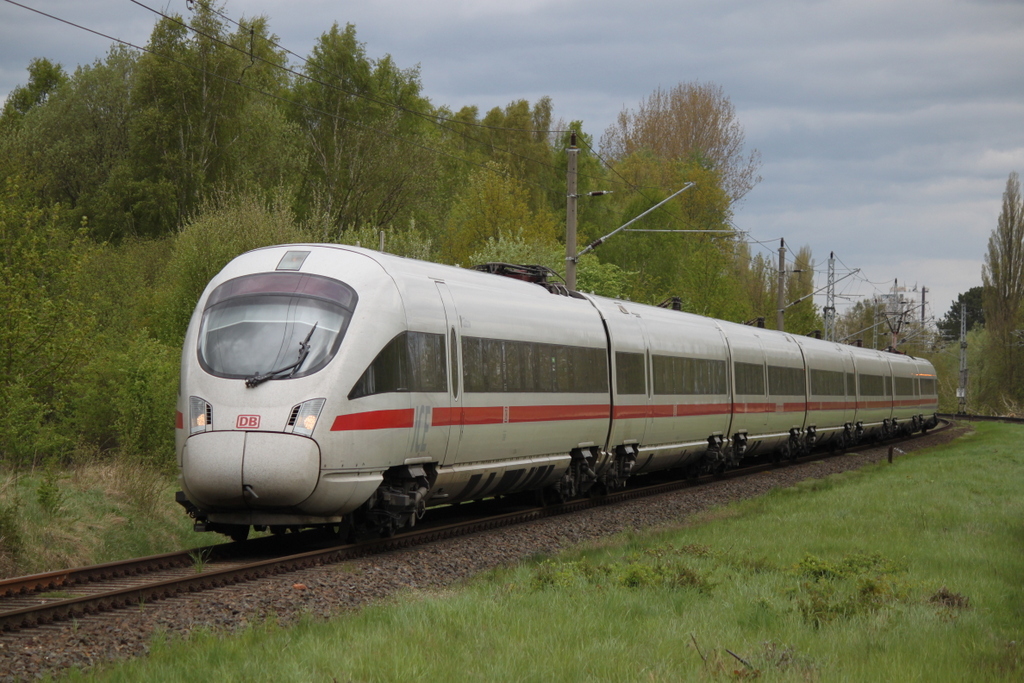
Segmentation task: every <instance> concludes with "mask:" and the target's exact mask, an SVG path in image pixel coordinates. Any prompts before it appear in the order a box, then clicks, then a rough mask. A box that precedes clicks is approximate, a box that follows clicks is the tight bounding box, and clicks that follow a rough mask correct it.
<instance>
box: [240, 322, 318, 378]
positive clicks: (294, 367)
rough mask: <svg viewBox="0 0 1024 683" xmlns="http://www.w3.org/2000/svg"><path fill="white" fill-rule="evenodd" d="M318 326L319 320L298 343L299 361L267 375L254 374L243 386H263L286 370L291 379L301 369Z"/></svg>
mask: <svg viewBox="0 0 1024 683" xmlns="http://www.w3.org/2000/svg"><path fill="white" fill-rule="evenodd" d="M319 324H320V321H319V320H317V321H316V322H315V323H313V327H312V329H310V330H309V334H307V335H306V338H305V339H303V340H302V341H300V342H299V360H298V361H296V362H294V363H292V364H291V365H287V366H285V367H283V368H279V369H277V370H271V371H270V372H268V373H266V374H264V375H261V374H259V373H256V374H255V375H253V376H252V377H246V378H245V386H246V387H247V388H249V389H252V388H253V387H255V386H259V385H260V384H263V383H264V382H266V381H267V380H268V379H274V378H275V377H276V376H277V375H280V374H281V373H282V372H287V371H288V370H291V372H289V373H288V376H289V377H291V376H292V375H294V374H295V373H296V372H298V371H299V368H300V367H302V363H303V362H304V361H305V360H306V356H308V355H309V338H310V337H312V336H313V332H314V331H316V326H317V325H319Z"/></svg>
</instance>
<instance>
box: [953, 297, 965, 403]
mask: <svg viewBox="0 0 1024 683" xmlns="http://www.w3.org/2000/svg"><path fill="white" fill-rule="evenodd" d="M956 398H957V403H958V405H957V415H966V414H967V304H960V384H959V386H957V388H956Z"/></svg>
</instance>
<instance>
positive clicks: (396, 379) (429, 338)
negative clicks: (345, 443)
mask: <svg viewBox="0 0 1024 683" xmlns="http://www.w3.org/2000/svg"><path fill="white" fill-rule="evenodd" d="M446 389H447V379H446V378H445V376H444V335H443V334H430V333H427V332H401V333H399V334H398V335H396V336H395V337H394V338H393V339H392V340H391V341H389V342H388V343H387V344H386V345H385V346H384V348H383V349H381V351H380V353H378V354H377V357H376V358H374V359H373V362H372V363H370V365H369V367H367V368H366V370H365V371H364V372H363V374H362V376H361V377H360V378H359V380H358V381H357V382H356V383H355V386H353V387H352V391H350V392H349V394H348V397H349V399H350V400H352V399H357V398H362V397H363V396H372V395H374V394H386V393H390V392H403V391H423V392H439V391H440V392H443V391H445V390H446Z"/></svg>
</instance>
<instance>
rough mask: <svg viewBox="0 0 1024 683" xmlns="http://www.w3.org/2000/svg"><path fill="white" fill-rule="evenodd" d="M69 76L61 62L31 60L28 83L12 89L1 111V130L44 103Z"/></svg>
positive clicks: (9, 126)
mask: <svg viewBox="0 0 1024 683" xmlns="http://www.w3.org/2000/svg"><path fill="white" fill-rule="evenodd" d="M67 78H68V77H67V74H65V73H64V68H63V67H61V65H60V64H54V63H53V62H51V61H50V60H49V59H46V58H45V57H39V58H36V59H33V60H32V61H31V62H29V65H28V83H26V84H25V85H19V86H18V87H17V88H15V89H14V90H12V91H11V92H10V94H9V95H8V96H7V101H5V102H4V108H3V111H2V113H0V132H2V131H4V130H5V129H10V128H11V127H13V126H15V125H16V124H17V122H18V121H20V120H21V118H22V117H23V116H25V114H27V113H28V112H29V111H31V110H32V109H34V108H35V107H38V106H39V105H41V104H44V103H45V102H46V100H47V98H48V97H49V96H50V95H51V94H52V93H54V92H56V90H57V89H58V88H59V87H60V86H61V85H63V84H64V82H65V81H67Z"/></svg>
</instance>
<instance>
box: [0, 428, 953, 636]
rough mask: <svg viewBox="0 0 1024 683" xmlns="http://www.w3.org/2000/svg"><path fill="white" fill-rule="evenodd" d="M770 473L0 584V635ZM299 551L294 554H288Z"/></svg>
mask: <svg viewBox="0 0 1024 683" xmlns="http://www.w3.org/2000/svg"><path fill="white" fill-rule="evenodd" d="M949 425H950V421H949V420H945V421H944V424H943V425H941V426H940V427H938V428H937V429H935V430H932V431H933V432H935V431H940V430H942V429H944V428H947V427H948V426H949ZM920 436H921V435H914V436H912V437H907V438H906V439H899V440H890V441H889V443H891V444H898V443H902V442H904V441H908V440H913V439H915V438H919V437H920ZM832 455H833V454H828V453H818V454H812V455H809V456H805V457H802V458H798V459H796V461H795V462H797V463H800V462H810V461H813V460H820V459H824V458H828V457H831V456H832ZM778 466H779V465H777V464H774V463H770V462H766V463H761V464H756V465H753V466H750V467H745V468H742V469H737V470H731V471H729V472H726V473H724V474H720V475H714V476H704V477H699V478H696V479H689V480H687V479H677V480H671V481H661V482H658V483H647V484H646V485H643V486H637V487H634V488H627V489H625V490H622V491H617V492H614V493H611V494H608V495H604V496H599V497H594V498H585V499H580V500H574V501H570V502H567V503H562V504H558V505H547V506H543V507H525V508H523V509H520V510H515V511H512V512H503V513H501V514H496V515H491V516H488V517H484V518H476V519H470V520H459V519H457V517H458V513H459V509H458V508H453V512H451V513H449V517H450V518H452V519H454V520H455V521H448V522H445V521H444V520H439V521H437V522H435V523H433V524H431V525H428V526H423V527H419V528H414V529H413V530H411V531H408V532H406V533H403V534H401V535H397V536H394V537H391V538H383V539H374V540H369V541H364V542H360V543H356V544H344V545H338V543H337V539H336V538H335V539H333V540H332V538H330V537H328V536H327V535H326V534H322V533H318V532H304V533H301V534H289V535H286V536H282V537H265V538H257V539H252V540H250V541H246V542H244V543H227V544H221V545H214V546H207V547H205V548H197V549H194V550H190V551H180V552H174V553H166V554H162V555H154V556H150V557H143V558H136V559H132V560H126V561H123V562H111V563H107V564H103V565H96V566H91V567H81V568H76V569H68V570H63V571H56V572H47V573H44V574H36V575H33V576H25V577H17V578H12V579H5V580H0V631H12V630H18V629H26V628H33V627H38V626H41V625H43V624H47V623H51V622H54V621H62V620H68V619H77V618H81V617H85V616H88V615H90V614H97V613H102V612H109V611H112V610H117V609H123V608H125V607H131V606H136V605H143V604H146V603H149V602H154V601H157V600H161V599H166V598H170V597H173V596H176V595H181V594H184V593H191V592H199V591H204V590H210V589H214V588H219V587H222V586H226V585H230V584H235V583H241V582H246V581H252V580H255V579H258V578H262V577H265V576H270V575H274V574H281V573H286V572H292V571H296V570H300V569H304V568H308V567H313V566H317V565H325V564H333V563H338V562H343V561H346V560H351V559H354V558H358V557H363V556H367V555H373V554H379V553H384V552H388V551H391V550H396V549H400V548H406V547H411V546H416V545H423V544H427V543H431V542H434V541H437V540H441V539H446V538H454V537H458V536H466V535H469V534H474V533H479V532H481V531H486V530H491V529H497V528H501V527H506V526H510V525H513V524H521V523H524V522H529V521H533V520H537V519H542V518H544V517H550V516H554V515H563V514H568V513H572V512H578V511H582V510H585V509H588V508H594V507H598V506H605V505H614V504H616V503H620V502H623V501H626V500H633V499H637V498H642V497H649V496H655V495H659V494H662V493H667V492H670V491H675V490H678V489H682V488H686V487H691V486H697V485H700V484H701V483H705V482H708V481H713V480H721V479H728V478H738V477H745V476H750V475H752V474H755V473H758V472H763V471H766V470H769V469H773V468H776V467H778ZM644 479H645V481H647V482H650V481H651V480H650V479H647V478H646V477H645V478H644ZM460 507H465V508H467V510H474V509H475V508H473V507H472V506H470V505H465V506H460ZM299 547H301V548H302V550H301V551H300V552H295V550H296V548H299Z"/></svg>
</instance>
